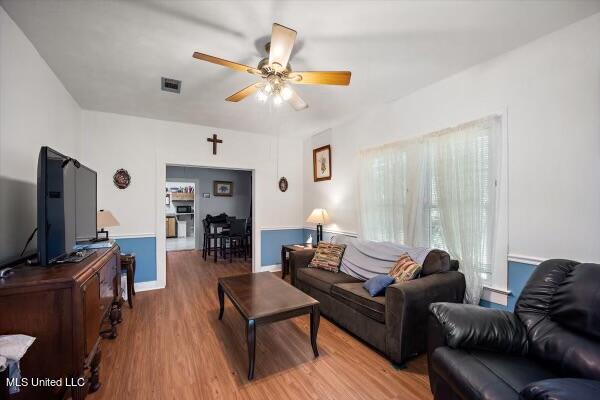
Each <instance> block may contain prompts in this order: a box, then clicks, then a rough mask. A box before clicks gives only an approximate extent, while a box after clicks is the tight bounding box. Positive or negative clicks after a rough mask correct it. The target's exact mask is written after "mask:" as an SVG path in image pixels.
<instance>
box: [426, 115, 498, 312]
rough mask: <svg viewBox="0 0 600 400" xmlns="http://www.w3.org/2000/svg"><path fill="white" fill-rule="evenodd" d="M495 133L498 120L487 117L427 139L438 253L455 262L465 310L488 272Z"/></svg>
mask: <svg viewBox="0 0 600 400" xmlns="http://www.w3.org/2000/svg"><path fill="white" fill-rule="evenodd" d="M499 127H500V118H499V117H490V118H486V119H483V120H478V121H474V122H472V123H468V124H464V125H460V126H458V127H454V128H451V129H448V130H445V131H442V132H438V133H436V134H432V135H430V136H428V137H427V146H428V153H429V161H430V163H429V166H430V171H431V177H432V179H433V182H432V187H433V188H434V189H433V191H434V193H433V195H434V196H436V202H437V206H438V210H439V224H440V228H441V233H442V237H443V242H444V245H445V246H444V247H446V250H447V251H448V252H449V253H450V255H451V256H452V257H453V258H455V259H457V260H459V262H460V269H461V272H462V273H463V274H464V275H465V279H466V282H467V293H466V295H465V301H466V302H468V303H471V304H479V300H480V298H481V292H482V290H483V278H484V277H485V276H487V275H489V274H491V271H492V260H493V252H494V251H493V249H494V227H495V225H496V224H495V218H496V182H497V173H498V157H497V154H499V151H498V149H499V147H498V146H499V145H500V140H499V138H498V137H499ZM491 149H493V151H491Z"/></svg>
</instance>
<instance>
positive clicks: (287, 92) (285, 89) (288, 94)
mask: <svg viewBox="0 0 600 400" xmlns="http://www.w3.org/2000/svg"><path fill="white" fill-rule="evenodd" d="M280 93H281V97H282V98H283V100H285V101H288V100H289V99H291V98H292V94H293V93H294V92H293V91H292V88H291V87H290V86H289V85H283V86H282V88H281V91H280Z"/></svg>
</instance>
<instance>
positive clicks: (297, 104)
mask: <svg viewBox="0 0 600 400" xmlns="http://www.w3.org/2000/svg"><path fill="white" fill-rule="evenodd" d="M288 103H290V105H291V106H292V107H294V110H296V111H300V110H304V109H305V108H308V104H306V102H305V101H304V100H302V98H301V97H300V96H298V93H296V91H295V90H292V97H290V98H289V99H288Z"/></svg>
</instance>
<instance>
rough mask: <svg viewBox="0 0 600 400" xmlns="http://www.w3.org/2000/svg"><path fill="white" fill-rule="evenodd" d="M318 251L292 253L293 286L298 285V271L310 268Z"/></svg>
mask: <svg viewBox="0 0 600 400" xmlns="http://www.w3.org/2000/svg"><path fill="white" fill-rule="evenodd" d="M315 251H316V249H304V250H296V251H292V252H290V265H289V266H290V281H291V283H292V285H295V283H296V271H298V269H300V268H306V267H308V264H310V261H311V260H312V259H313V256H314V255H315Z"/></svg>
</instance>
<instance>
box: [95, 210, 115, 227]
mask: <svg viewBox="0 0 600 400" xmlns="http://www.w3.org/2000/svg"><path fill="white" fill-rule="evenodd" d="M96 221H97V224H98V228H108V227H111V226H119V221H117V219H116V218H115V216H114V215H112V213H111V212H110V211H107V210H100V211H98V214H96Z"/></svg>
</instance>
